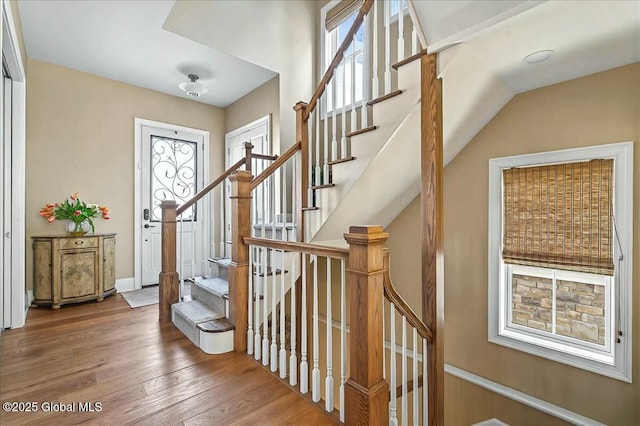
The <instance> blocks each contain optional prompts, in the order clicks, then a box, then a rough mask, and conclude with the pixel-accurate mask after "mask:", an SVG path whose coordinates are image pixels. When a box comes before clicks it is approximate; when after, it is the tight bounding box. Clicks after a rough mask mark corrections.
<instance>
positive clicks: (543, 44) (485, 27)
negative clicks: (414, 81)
mask: <svg viewBox="0 0 640 426" xmlns="http://www.w3.org/2000/svg"><path fill="white" fill-rule="evenodd" d="M412 4H413V7H414V9H415V14H416V15H417V17H418V20H419V25H420V26H421V27H422V29H423V33H424V36H425V38H426V42H427V46H428V50H429V51H439V52H440V56H439V67H440V76H441V77H442V80H443V104H444V107H443V109H444V111H443V115H444V116H443V122H444V139H445V161H446V162H448V161H450V160H451V159H452V158H453V157H455V155H456V154H457V153H458V152H459V151H460V150H462V148H464V146H465V145H466V144H467V143H468V142H469V141H470V140H471V139H472V138H473V136H475V135H476V133H477V132H478V131H479V130H480V129H482V127H484V125H485V124H486V123H488V121H489V120H491V118H493V116H494V115H495V114H496V113H497V112H498V111H500V110H501V109H502V108H503V107H504V105H506V103H507V102H509V100H510V99H511V98H513V96H515V95H516V94H518V93H522V92H525V91H528V90H533V89H537V88H540V87H544V86H548V85H551V84H555V83H560V82H563V81H567V80H571V79H575V78H579V77H582V76H585V75H589V74H593V73H596V72H601V71H605V70H608V69H612V68H616V67H620V66H623V65H627V64H630V63H635V62H639V61H640V1H638V0H625V1H613V0H609V1H596V0H587V1H584V0H574V1H507V0H505V1H492V0H476V1H467V0H464V1H463V0H458V1H424V0H414V1H413V2H412ZM546 49H549V50H553V51H554V54H553V56H552V57H551V58H550V59H548V60H546V61H544V62H540V63H534V64H529V63H526V62H524V61H523V59H524V57H525V56H527V55H529V54H530V53H534V52H537V51H540V50H546Z"/></svg>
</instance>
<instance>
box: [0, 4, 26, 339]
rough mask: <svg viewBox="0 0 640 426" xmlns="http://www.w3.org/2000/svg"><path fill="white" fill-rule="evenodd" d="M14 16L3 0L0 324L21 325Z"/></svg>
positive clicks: (21, 177) (21, 127)
mask: <svg viewBox="0 0 640 426" xmlns="http://www.w3.org/2000/svg"><path fill="white" fill-rule="evenodd" d="M13 22H14V21H13V16H12V13H11V8H10V7H9V4H8V3H5V2H2V77H3V78H2V84H0V111H1V113H0V119H1V120H2V132H1V133H2V147H1V148H0V175H1V176H2V180H3V182H2V185H1V188H0V228H1V229H0V231H1V232H2V234H1V235H0V239H1V240H2V242H1V243H0V329H6V328H16V327H22V326H23V325H24V322H25V318H26V312H27V308H28V306H29V303H30V300H29V297H28V296H27V292H26V282H25V278H26V276H25V256H26V243H25V240H26V237H25V207H24V206H25V168H26V167H25V165H26V163H25V116H26V110H25V105H26V91H25V72H24V67H23V62H22V57H21V54H20V50H19V49H18V41H17V36H16V31H15V28H14V25H13Z"/></svg>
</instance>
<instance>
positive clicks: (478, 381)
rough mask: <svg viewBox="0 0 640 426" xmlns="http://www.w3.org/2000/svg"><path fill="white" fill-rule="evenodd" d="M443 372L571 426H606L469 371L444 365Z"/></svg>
mask: <svg viewBox="0 0 640 426" xmlns="http://www.w3.org/2000/svg"><path fill="white" fill-rule="evenodd" d="M444 371H445V373H447V374H451V375H452V376H455V377H458V378H459V379H462V380H466V381H467V382H469V383H473V384H474V385H478V386H480V387H482V388H485V389H487V390H490V391H492V392H495V393H497V394H498V395H502V396H504V397H506V398H509V399H512V400H514V401H517V402H519V403H521V404H524V405H527V406H529V407H532V408H535V409H536V410H539V411H542V412H543V413H547V414H549V415H551V416H554V417H557V418H559V419H562V420H564V421H567V422H569V423H571V424H574V425H578V426H583V425H584V426H606V425H605V424H604V423H600V422H598V421H595V420H593V419H590V418H588V417H585V416H582V415H580V414H578V413H574V412H573V411H570V410H567V409H566V408H562V407H559V406H557V405H555V404H552V403H550V402H547V401H544V400H542V399H539V398H536V397H535V396H531V395H529V394H526V393H524V392H520V391H517V390H515V389H513V388H510V387H508V386H504V385H501V384H500V383H496V382H494V381H491V380H489V379H485V378H484V377H481V376H478V375H476V374H473V373H470V372H469V371H466V370H463V369H461V368H458V367H454V366H453V365H450V364H445V365H444Z"/></svg>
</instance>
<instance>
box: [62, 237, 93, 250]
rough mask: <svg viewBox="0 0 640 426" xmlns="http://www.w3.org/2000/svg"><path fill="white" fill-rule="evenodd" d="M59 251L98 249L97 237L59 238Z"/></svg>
mask: <svg viewBox="0 0 640 426" xmlns="http://www.w3.org/2000/svg"><path fill="white" fill-rule="evenodd" d="M58 244H59V247H60V250H65V249H80V248H95V247H98V237H86V238H61V239H60V241H59V242H58Z"/></svg>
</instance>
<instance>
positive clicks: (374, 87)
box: [371, 2, 380, 99]
mask: <svg viewBox="0 0 640 426" xmlns="http://www.w3.org/2000/svg"><path fill="white" fill-rule="evenodd" d="M379 3H380V2H375V3H374V5H373V37H372V39H373V40H372V41H371V46H372V48H371V50H372V79H371V99H377V98H378V96H379V95H378V93H379V89H380V80H379V79H378V7H379V6H378V4H379Z"/></svg>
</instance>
